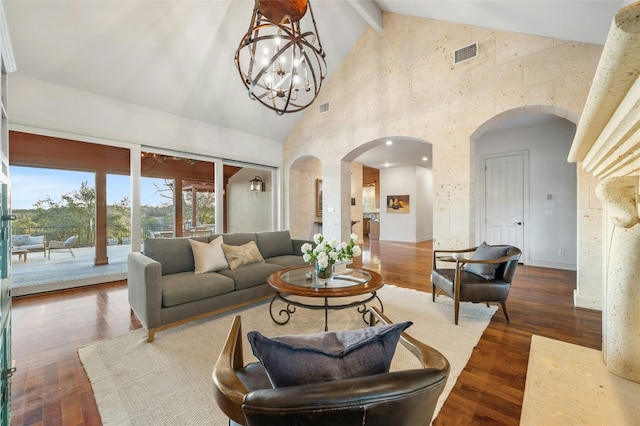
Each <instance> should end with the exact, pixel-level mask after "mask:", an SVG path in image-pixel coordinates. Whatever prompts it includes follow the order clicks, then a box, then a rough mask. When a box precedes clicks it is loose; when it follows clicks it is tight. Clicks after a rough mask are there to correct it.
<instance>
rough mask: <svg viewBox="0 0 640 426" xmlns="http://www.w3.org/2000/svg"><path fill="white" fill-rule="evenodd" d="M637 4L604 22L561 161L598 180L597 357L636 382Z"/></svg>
mask: <svg viewBox="0 0 640 426" xmlns="http://www.w3.org/2000/svg"><path fill="white" fill-rule="evenodd" d="M639 75H640V2H635V3H632V4H630V5H628V6H625V7H623V8H621V9H620V10H619V11H618V13H617V14H616V16H615V19H614V21H613V23H612V25H611V29H610V31H609V35H608V37H607V41H606V43H605V45H604V49H603V52H602V56H601V58H600V63H599V64H598V69H597V71H596V75H595V77H594V80H593V84H592V86H591V91H590V92H589V97H588V98H587V102H586V104H585V108H584V111H583V113H582V116H581V118H580V122H579V123H578V127H577V129H576V136H575V138H574V141H573V145H572V146H571V151H570V153H569V161H570V162H576V163H582V168H583V169H584V170H585V171H586V172H588V173H591V174H592V175H593V176H594V177H596V178H597V179H599V180H600V183H599V184H598V187H597V189H596V196H597V197H598V198H599V199H600V200H601V201H602V202H603V203H604V205H605V212H604V213H605V214H604V217H605V221H606V223H605V224H603V230H604V246H605V247H604V265H603V266H604V269H603V270H604V283H603V295H604V297H603V312H602V352H603V358H604V362H605V364H606V366H607V369H608V370H609V371H611V372H612V373H614V374H616V375H618V376H621V377H623V378H625V379H628V380H633V381H635V382H640V332H639V330H640V224H639V223H640V189H639V188H640V79H639V78H638V77H639Z"/></svg>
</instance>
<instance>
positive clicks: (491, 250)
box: [464, 241, 507, 280]
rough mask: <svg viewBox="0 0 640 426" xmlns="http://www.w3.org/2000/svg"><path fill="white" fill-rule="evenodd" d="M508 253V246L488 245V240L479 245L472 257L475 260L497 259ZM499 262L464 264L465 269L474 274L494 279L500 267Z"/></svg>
mask: <svg viewBox="0 0 640 426" xmlns="http://www.w3.org/2000/svg"><path fill="white" fill-rule="evenodd" d="M506 254H507V247H504V246H502V247H494V246H490V245H488V244H487V243H486V242H484V241H483V242H482V244H480V245H479V246H478V248H477V249H476V251H475V252H473V255H472V256H471V259H473V260H489V259H497V258H499V257H502V256H505V255H506ZM498 266H500V265H499V264H497V263H495V264H491V263H467V264H466V265H465V266H464V269H465V271H467V272H470V273H472V274H475V275H478V276H480V277H482V278H484V279H485V280H492V279H494V278H495V277H496V269H498Z"/></svg>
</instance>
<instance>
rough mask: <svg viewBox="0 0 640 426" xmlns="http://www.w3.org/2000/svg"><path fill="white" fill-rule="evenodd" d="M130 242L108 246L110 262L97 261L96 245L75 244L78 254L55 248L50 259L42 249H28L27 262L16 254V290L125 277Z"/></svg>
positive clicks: (47, 288) (22, 292)
mask: <svg viewBox="0 0 640 426" xmlns="http://www.w3.org/2000/svg"><path fill="white" fill-rule="evenodd" d="M130 251H131V246H129V245H114V246H109V247H108V248H107V257H108V258H109V264H107V265H94V257H95V249H94V248H92V247H80V248H74V249H73V253H74V254H75V258H74V257H73V256H71V253H69V251H68V250H54V251H52V252H51V259H50V260H49V259H47V257H46V256H44V254H43V253H42V252H34V253H29V254H28V255H27V261H26V262H24V261H23V260H20V259H19V258H18V255H17V254H14V255H13V256H12V259H11V278H12V286H13V294H14V295H16V296H22V295H26V294H31V293H36V292H43V291H52V290H57V289H59V288H61V287H65V286H69V287H76V286H84V285H89V284H94V283H96V282H100V281H101V280H102V281H115V280H122V279H125V278H126V272H127V255H128V254H129V252H130Z"/></svg>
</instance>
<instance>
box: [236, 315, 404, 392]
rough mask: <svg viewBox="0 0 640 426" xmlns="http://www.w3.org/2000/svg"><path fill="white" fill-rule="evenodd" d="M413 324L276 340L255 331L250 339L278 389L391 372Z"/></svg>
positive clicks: (256, 354)
mask: <svg viewBox="0 0 640 426" xmlns="http://www.w3.org/2000/svg"><path fill="white" fill-rule="evenodd" d="M411 324H412V323H411V322H409V321H408V322H403V323H400V324H389V325H379V326H375V327H366V328H362V329H359V330H344V331H337V332H324V333H319V334H307V335H295V336H280V337H275V338H273V339H270V338H268V337H265V336H263V335H262V334H260V333H259V332H257V331H251V332H249V333H247V338H248V340H249V343H250V344H251V349H252V351H253V354H254V355H255V356H256V357H257V358H258V360H259V361H260V363H261V364H262V366H263V367H264V369H265V371H266V372H267V376H268V377H269V380H270V381H271V384H272V385H273V386H274V387H276V388H278V387H285V386H296V385H305V384H311V383H318V382H326V381H333V380H341V379H349V378H353V377H362V376H369V375H372V374H381V373H388V372H389V367H390V366H391V359H392V358H393V354H394V353H395V350H396V346H397V344H398V340H399V338H400V334H401V333H402V331H403V330H405V329H406V328H407V327H409V326H410V325H411Z"/></svg>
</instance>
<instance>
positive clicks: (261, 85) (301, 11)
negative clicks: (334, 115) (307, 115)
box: [235, 0, 327, 115]
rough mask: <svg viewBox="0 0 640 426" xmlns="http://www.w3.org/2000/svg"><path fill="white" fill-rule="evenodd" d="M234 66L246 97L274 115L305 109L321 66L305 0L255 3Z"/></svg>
mask: <svg viewBox="0 0 640 426" xmlns="http://www.w3.org/2000/svg"><path fill="white" fill-rule="evenodd" d="M307 9H309V13H308V14H307ZM305 15H306V16H305ZM303 18H306V19H305V20H304V24H305V29H304V30H303V29H302V25H301V22H302V20H303ZM309 24H312V27H313V28H312V30H311V29H309V28H307V26H308V25H309ZM235 63H236V67H237V68H238V71H239V73H240V77H241V78H242V82H243V83H244V85H245V87H246V88H247V89H248V91H249V97H250V98H251V99H253V100H257V101H258V102H260V103H261V104H263V105H264V106H266V107H267V108H270V109H272V110H274V111H275V112H276V113H277V114H278V115H282V114H284V113H289V112H298V111H300V110H303V109H305V108H306V107H308V106H309V105H311V104H312V103H313V101H314V100H315V99H316V97H317V96H318V93H319V92H320V87H321V86H322V81H323V80H324V78H325V77H326V74H327V64H326V62H325V52H324V50H323V49H322V44H321V43H320V37H319V36H318V29H317V27H316V21H315V18H314V16H313V10H312V9H311V4H310V3H309V2H308V0H255V7H254V9H253V15H252V17H251V25H250V26H249V31H247V33H246V34H245V35H244V37H242V40H240V45H239V46H238V49H237V50H236V54H235Z"/></svg>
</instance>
